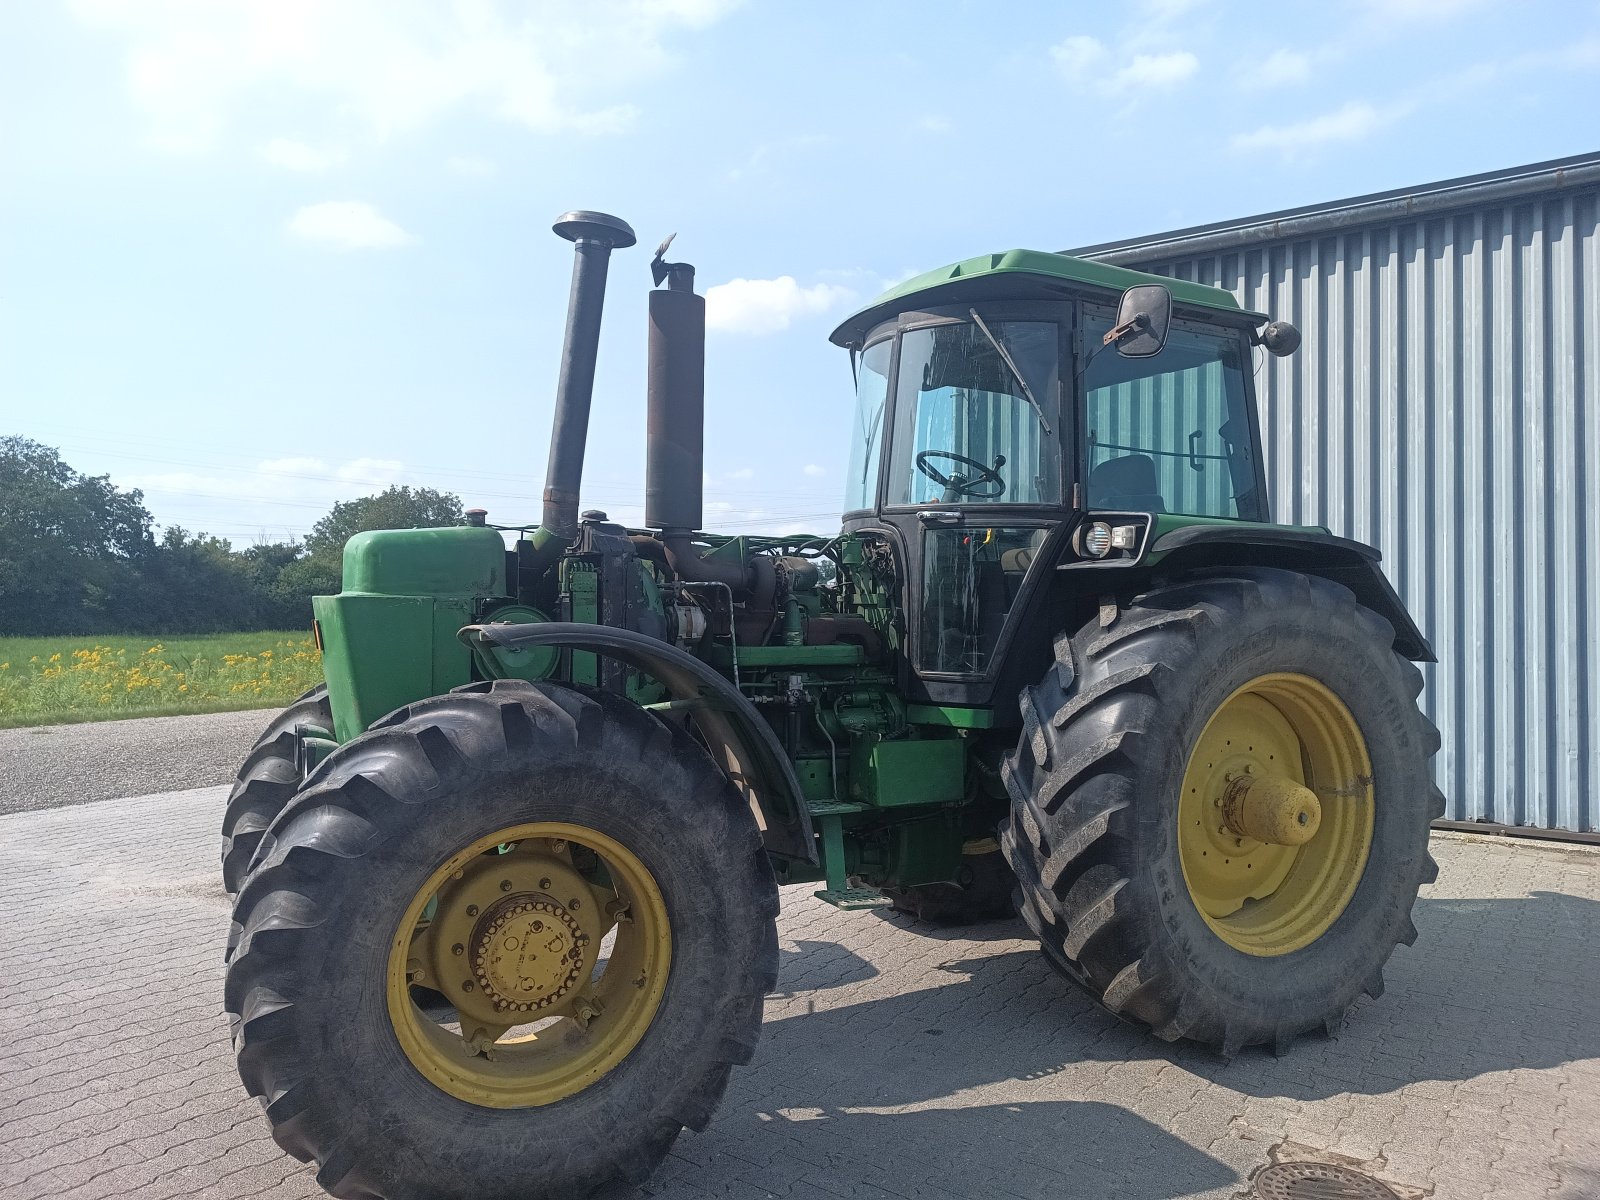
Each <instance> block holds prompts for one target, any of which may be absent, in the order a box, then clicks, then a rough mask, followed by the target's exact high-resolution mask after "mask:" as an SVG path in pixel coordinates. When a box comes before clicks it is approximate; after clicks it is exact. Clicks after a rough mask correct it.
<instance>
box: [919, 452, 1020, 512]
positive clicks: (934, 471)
mask: <svg viewBox="0 0 1600 1200" xmlns="http://www.w3.org/2000/svg"><path fill="white" fill-rule="evenodd" d="M930 458H948V459H951V460H952V461H954V462H958V463H960V464H961V465H962V466H963V467H971V468H972V469H973V470H974V471H976V472H977V473H978V474H977V477H976V478H974V479H968V478H967V477H966V476H965V475H956V476H954V477H952V476H949V475H946V474H944V472H942V471H940V470H939V469H938V468H937V467H934V466H931V465H929V463H928V460H929V459H930ZM1005 465H1006V459H1005V455H1003V454H1002V455H1000V456H999V457H998V458H996V459H995V460H994V466H993V467H986V466H984V465H983V464H982V463H981V462H979V461H978V460H977V459H975V458H968V457H967V456H966V455H965V454H957V453H955V451H953V450H923V451H921V452H919V453H918V454H917V470H919V471H921V472H922V473H923V474H924V475H926V476H927V477H928V478H929V479H931V480H933V481H934V482H935V483H937V484H939V485H940V486H941V487H947V488H950V489H951V490H952V491H954V492H955V494H956V495H958V496H972V497H973V498H974V499H978V500H993V499H994V498H995V497H996V496H1002V495H1004V494H1005V490H1006V481H1005V480H1004V479H1002V478H1000V472H999V470H998V469H997V468H999V467H1003V466H1005ZM984 484H987V485H988V487H989V490H988V491H983V492H980V491H978V490H977V489H978V488H979V487H980V486H981V485H984Z"/></svg>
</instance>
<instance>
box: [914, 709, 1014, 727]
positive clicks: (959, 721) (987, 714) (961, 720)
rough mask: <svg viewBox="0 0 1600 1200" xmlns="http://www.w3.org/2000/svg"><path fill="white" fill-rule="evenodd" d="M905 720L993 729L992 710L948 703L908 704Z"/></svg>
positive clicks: (926, 723)
mask: <svg viewBox="0 0 1600 1200" xmlns="http://www.w3.org/2000/svg"><path fill="white" fill-rule="evenodd" d="M906 720H908V721H910V722H911V723H912V724H913V725H939V726H942V727H943V728H946V729H993V728H994V710H993V709H992V708H958V707H955V706H953V705H948V704H908V705H907V706H906Z"/></svg>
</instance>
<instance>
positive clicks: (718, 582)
mask: <svg viewBox="0 0 1600 1200" xmlns="http://www.w3.org/2000/svg"><path fill="white" fill-rule="evenodd" d="M555 228H556V232H557V233H559V234H561V235H562V236H563V237H566V238H568V239H570V240H571V241H573V242H574V243H575V247H576V264H575V268H574V273H573V279H572V292H571V300H570V309H569V314H568V326H567V332H566V342H565V347H564V350H563V358H562V362H561V369H560V379H559V384H558V390H557V394H556V406H555V419H554V432H553V437H552V441H551V446H550V459H549V470H548V475H547V479H546V489H545V493H544V509H543V514H542V521H541V523H540V524H539V525H538V526H537V527H522V528H517V527H511V528H507V527H504V526H498V527H497V526H491V525H489V524H487V522H486V520H485V514H484V513H483V512H481V511H480V510H473V511H472V512H470V513H469V514H468V519H467V524H466V525H464V526H461V527H459V528H448V529H410V530H388V531H382V532H373V533H364V534H361V535H359V536H357V537H355V538H352V539H351V541H350V543H349V545H348V546H347V547H346V550H345V558H344V583H343V587H344V590H343V591H342V592H341V593H340V594H339V595H337V596H324V597H319V598H318V599H317V601H316V605H315V614H316V626H315V628H316V636H317V640H318V644H319V645H320V646H321V648H322V652H323V656H324V664H325V667H326V673H327V686H326V688H325V689H324V688H318V689H317V690H316V691H313V692H311V693H309V694H307V695H306V696H305V697H303V698H302V699H301V700H300V701H299V702H298V703H297V704H295V705H294V706H293V707H292V708H290V709H289V710H288V711H287V712H285V713H284V714H283V715H282V716H281V717H280V718H279V719H278V720H277V721H276V722H274V724H273V725H272V726H271V727H270V728H269V729H268V731H267V733H266V734H265V735H264V736H263V737H262V739H261V741H260V742H259V743H258V745H257V746H256V748H255V749H254V751H253V752H252V753H251V755H250V757H249V758H248V760H247V761H246V762H245V764H244V766H243V768H242V770H241V772H240V776H239V780H238V783H237V785H236V786H235V788H234V791H233V794H232V796H231V797H230V800H229V804H228V807H227V813H226V817H225V823H224V828H223V858H222V862H223V873H224V877H225V880H226V884H227V887H228V890H229V891H230V892H232V893H235V894H236V895H235V907H234V916H233V926H232V935H231V938H230V942H229V948H228V966H227V984H226V1008H227V1011H228V1013H229V1015H230V1018H231V1021H232V1025H233V1039H234V1046H235V1051H236V1054H237V1059H238V1067H239V1072H240V1075H241V1077H242V1079H243V1081H244V1083H245V1086H246V1087H247V1088H248V1089H249V1091H250V1093H251V1094H252V1095H254V1096H255V1097H257V1098H258V1099H259V1100H260V1101H261V1103H262V1105H263V1107H264V1108H265V1110H266V1115H267V1119H268V1121H269V1122H270V1124H271V1127H272V1133H273V1136H274V1138H276V1140H277V1141H278V1143H279V1145H281V1146H282V1147H283V1148H284V1149H285V1150H287V1151H288V1152H289V1153H291V1154H293V1155H295V1156H296V1157H298V1158H300V1159H303V1160H308V1161H314V1162H315V1163H316V1164H317V1180H318V1182H319V1183H320V1184H321V1185H322V1186H323V1187H324V1188H326V1189H327V1190H328V1191H329V1192H331V1193H333V1194H334V1195H336V1196H343V1197H387V1198H390V1200H404V1198H411V1197H419V1198H420V1197H440V1196H463V1197H473V1198H474V1200H490V1198H491V1197H518V1198H527V1197H571V1196H581V1195H586V1194H588V1193H589V1192H591V1191H593V1190H594V1189H596V1188H599V1187H601V1186H602V1185H605V1184H607V1183H608V1182H609V1181H612V1180H616V1179H619V1178H620V1179H627V1180H636V1181H637V1180H641V1179H643V1178H644V1177H646V1176H647V1175H648V1174H649V1172H650V1171H651V1170H652V1169H653V1168H654V1167H655V1165H656V1164H657V1163H659V1162H660V1161H661V1159H662V1157H663V1156H664V1155H665V1154H666V1153H667V1151H668V1148H669V1147H670V1146H671V1145H672V1143H673V1140H674V1139H675V1138H676V1137H677V1136H678V1134H679V1132H680V1131H681V1129H682V1128H683V1127H685V1126H687V1127H688V1128H690V1129H696V1130H698V1129H701V1128H703V1127H704V1126H705V1125H706V1123H707V1122H708V1121H709V1120H710V1119H711V1116H712V1113H713V1110H714V1109H715V1108H716V1106H717V1104H718V1101H719V1100H720V1098H721V1096H722V1093H723V1091H724V1089H725V1087H726V1086H727V1083H728V1078H729V1072H730V1071H731V1070H732V1068H733V1067H734V1066H736V1065H738V1064H741V1063H745V1062H747V1061H748V1060H749V1059H750V1057H751V1055H752V1054H753V1053H754V1051H755V1047H756V1040H757V1038H758V1036H759V1035H760V1032H761V1017H762V1003H763V997H764V996H765V995H766V994H767V993H768V992H769V991H770V990H771V989H772V988H773V986H774V984H775V982H776V978H777V967H778V939H777V927H776V919H777V915H778V899H779V891H778V889H779V886H780V885H783V884H796V883H804V882H813V883H815V884H816V885H817V890H816V895H817V896H819V897H821V899H822V900H823V901H826V902H827V903H829V904H832V905H835V906H837V907H840V908H844V909H857V908H869V907H875V906H881V905H893V906H895V907H898V908H900V909H902V910H905V911H908V912H910V913H912V914H915V915H916V916H917V917H920V918H923V919H926V920H929V921H946V922H949V921H957V922H959V921H964V920H977V919H984V918H991V917H995V916H997V915H1009V914H1010V913H1011V912H1012V910H1013V906H1014V907H1015V910H1016V911H1018V912H1020V915H1021V917H1022V919H1023V921H1025V922H1026V923H1027V926H1028V928H1029V929H1030V930H1032V932H1033V934H1034V935H1035V936H1036V937H1037V938H1038V941H1039V945H1040V947H1041V949H1042V951H1043V953H1044V955H1045V957H1046V958H1047V959H1048V960H1049V962H1050V963H1051V964H1052V965H1053V966H1054V967H1055V968H1056V969H1057V970H1058V971H1059V972H1060V973H1061V974H1062V975H1063V976H1065V978H1066V979H1067V980H1069V981H1070V982H1071V983H1073V984H1075V985H1077V986H1078V987H1080V988H1082V989H1083V990H1085V991H1086V992H1087V993H1088V994H1089V995H1090V996H1091V997H1093V998H1094V1000H1095V1001H1097V1002H1098V1003H1099V1004H1100V1005H1102V1006H1103V1007H1104V1008H1105V1009H1106V1010H1108V1011H1109V1012H1111V1013H1114V1014H1116V1015H1117V1016H1119V1017H1122V1018H1124V1019H1126V1020H1130V1021H1135V1022H1139V1023H1141V1024H1143V1025H1145V1026H1148V1027H1149V1028H1150V1029H1151V1030H1152V1031H1154V1033H1155V1035H1156V1036H1157V1037H1160V1038H1163V1039H1167V1040H1175V1039H1180V1038H1187V1039H1191V1040H1193V1041H1195V1042H1198V1043H1201V1044H1203V1045H1205V1046H1208V1047H1212V1048H1214V1049H1215V1050H1217V1051H1218V1052H1220V1053H1221V1054H1223V1055H1232V1054H1233V1053H1235V1052H1237V1051H1238V1050H1240V1049H1241V1048H1242V1047H1245V1046H1251V1045H1258V1044H1264V1045H1266V1046H1269V1047H1271V1048H1273V1049H1274V1050H1276V1051H1280V1052H1281V1051H1282V1050H1283V1049H1284V1048H1285V1047H1286V1046H1287V1045H1288V1044H1289V1043H1290V1042H1291V1041H1292V1040H1293V1039H1294V1038H1296V1037H1297V1036H1298V1035H1300V1034H1302V1033H1306V1032H1308V1031H1324V1030H1325V1031H1327V1032H1329V1033H1332V1032H1333V1031H1334V1030H1335V1029H1336V1028H1337V1027H1338V1025H1339V1023H1340V1022H1341V1021H1342V1020H1343V1018H1344V1016H1345V1013H1346V1011H1347V1010H1348V1009H1349V1008H1350V1006H1351V1005H1352V1003H1353V1002H1354V1001H1355V1000H1356V999H1357V997H1358V996H1359V995H1360V994H1361V993H1362V992H1365V993H1367V994H1368V995H1372V996H1376V995H1377V994H1378V993H1379V992H1380V991H1381V989H1382V986H1383V978H1382V972H1383V966H1384V963H1385V962H1386V960H1387V959H1388V958H1389V955H1390V954H1391V953H1392V952H1393V950H1394V947H1395V945H1396V944H1397V943H1400V942H1405V943H1408V944H1409V943H1410V942H1411V941H1412V940H1413V939H1414V937H1415V936H1416V930H1415V928H1414V927H1413V925H1412V922H1411V915H1410V914H1411V909H1412V905H1413V902H1414V900H1415V898H1416V894H1417V889H1418V887H1419V886H1420V885H1421V884H1423V883H1427V882H1429V881H1431V880H1432V879H1433V878H1434V875H1435V871H1436V868H1435V866H1434V864H1433V860H1432V859H1431V858H1430V857H1429V854H1428V828H1429V821H1430V819H1431V818H1435V817H1438V816H1440V815H1441V813H1442V812H1443V798H1442V797H1441V795H1440V793H1439V792H1438V790H1437V789H1436V788H1435V787H1434V786H1433V784H1432V780H1431V771H1430V762H1429V760H1430V758H1431V756H1432V755H1433V754H1434V752H1435V751H1436V749H1437V748H1438V745H1439V738H1438V734H1437V732H1436V731H1435V729H1434V728H1433V726H1432V725H1430V724H1429V722H1428V721H1427V720H1426V719H1425V718H1424V717H1423V715H1422V714H1421V713H1420V712H1419V710H1418V707H1417V703H1416V701H1417V696H1418V694H1419V692H1420V690H1421V687H1422V676H1421V674H1420V672H1419V671H1418V669H1417V668H1416V666H1415V665H1414V663H1416V662H1419V661H1431V659H1432V653H1431V650H1430V647H1429V645H1428V643H1427V641H1426V640H1425V639H1424V637H1423V636H1422V634H1421V633H1420V632H1419V631H1418V629H1417V627H1416V625H1415V624H1414V623H1413V621H1412V620H1411V619H1410V617H1409V616H1408V615H1407V614H1406V611H1405V609H1404V607H1403V605H1402V604H1401V602H1400V601H1399V599H1398V598H1397V596H1396V594H1395V592H1394V590H1393V589H1392V588H1391V587H1390V585H1389V584H1388V582H1387V581H1386V580H1385V578H1384V576H1383V574H1382V572H1381V571H1380V569H1379V567H1378V555H1377V553H1376V552H1375V551H1374V550H1372V549H1370V548H1369V547H1367V546H1364V545H1361V544H1359V543H1356V542H1353V541H1348V540H1346V539H1343V538H1339V537H1334V536H1332V535H1331V534H1330V533H1329V532H1328V531H1327V530H1326V529H1322V528H1305V527H1292V526H1284V525H1276V524H1273V523H1272V522H1271V513H1270V511H1269V507H1268V499H1267V490H1266V482H1265V479H1264V477H1263V472H1262V463H1261V438H1260V433H1259V425H1258V420H1257V412H1256V393H1255V383H1254V379H1255V374H1256V369H1255V367H1254V366H1253V362H1254V360H1255V359H1256V358H1257V357H1258V355H1264V354H1266V353H1273V354H1281V353H1289V352H1292V351H1293V350H1294V349H1295V347H1296V345H1297V344H1298V341H1299V335H1298V334H1297V333H1296V332H1295V331H1294V329H1293V328H1292V327H1291V326H1288V325H1286V324H1283V323H1268V322H1267V319H1266V318H1265V317H1264V316H1263V315H1261V314H1258V313H1253V312H1246V311H1243V310H1241V309H1240V307H1239V306H1238V304H1237V303H1236V301H1235V299H1234V297H1233V296H1231V295H1230V294H1228V293H1227V292H1223V291H1219V290H1216V289H1213V288H1209V287H1203V286H1200V285H1197V284H1194V283H1189V282H1183V281H1179V280H1171V279H1167V280H1163V279H1158V278H1157V277H1154V276H1148V275H1143V274H1139V273H1137V272H1133V271H1128V270H1123V269H1119V268H1116V267H1110V266H1105V265H1102V264H1098V263H1094V262H1087V261H1083V260H1079V259H1074V258H1070V257H1067V256H1064V255H1060V254H1047V253H1036V252H1031V251H1011V252H1008V253H1003V254H994V255H988V256H984V257H981V258H974V259H968V260H966V261H964V262H960V263H956V264H954V265H952V266H949V267H945V268H942V269H940V270H937V271H933V272H930V273H928V274H925V275H921V276H918V277H917V278H915V279H911V280H909V281H907V282H906V283H904V284H901V285H900V286H898V287H896V288H895V289H894V290H892V291H890V292H889V293H888V294H886V295H884V296H883V297H881V298H880V299H878V300H877V301H875V302H874V303H872V304H871V305H869V306H868V307H866V308H864V309H863V310H861V311H860V312H858V313H856V314H855V315H853V316H851V317H850V318H849V319H847V320H846V321H845V322H844V323H843V324H842V325H841V326H840V327H839V328H838V329H837V330H836V331H835V332H834V334H833V338H832V340H833V341H834V343H836V344H837V345H839V346H841V347H843V348H845V349H846V350H848V352H849V356H850V361H851V364H852V367H853V371H854V377H855V385H856V407H855V416H854V420H853V423H852V426H851V429H850V431H849V434H848V437H849V442H850V457H849V478H848V481H847V489H846V495H845V503H844V507H845V510H846V511H845V513H844V517H843V522H842V527H841V528H840V530H839V531H838V532H837V533H833V534H828V535H819V536H795V535H783V536H753V535H739V534H731V535H729V534H710V533H706V532H704V531H703V530H702V525H703V523H704V522H703V516H702V506H701V484H702V479H703V473H702V435H703V425H704V420H703V417H704V413H703V409H704V365H705V305H704V300H703V298H702V297H701V296H699V295H697V294H696V293H695V291H694V280H693V276H694V269H693V267H691V266H689V265H687V264H683V263H670V262H667V261H665V258H664V251H665V250H666V249H667V247H666V246H665V245H663V247H662V250H661V251H658V252H657V255H656V257H655V260H654V262H653V264H652V267H653V273H654V277H655V283H656V288H655V290H652V291H651V292H650V297H649V300H650V305H649V315H650V321H649V326H650V327H649V370H648V476H647V479H646V484H645V504H646V508H645V521H644V524H645V526H646V528H643V529H630V528H625V527H623V526H622V525H619V524H615V523H613V522H611V521H609V520H608V519H607V517H606V515H605V514H604V513H601V512H594V511H589V512H583V513H582V514H581V515H580V511H579V499H578V492H579V481H580V476H581V472H582V465H583V456H584V444H585V439H586V435H587V428H588V422H589V409H590V401H591V393H592V387H593V380H594V367H595V359H596V353H597V347H598V341H599V332H600V319H601V306H602V299H603V293H604V289H605V278H606V271H607V264H608V260H609V256H610V254H611V252H612V251H613V250H615V249H620V248H623V247H627V246H631V245H633V244H634V241H635V238H634V235H633V232H632V230H631V229H629V228H628V226H627V225H626V224H625V223H624V222H622V221H620V220H617V219H616V218H614V217H609V216H605V215H603V214H598V213H589V212H576V213H570V214H568V215H567V216H565V217H563V218H562V220H561V221H559V222H558V223H557V225H556V227H555ZM668 240H669V242H670V240H671V239H668ZM517 432H519V433H520V430H519V431H517Z"/></svg>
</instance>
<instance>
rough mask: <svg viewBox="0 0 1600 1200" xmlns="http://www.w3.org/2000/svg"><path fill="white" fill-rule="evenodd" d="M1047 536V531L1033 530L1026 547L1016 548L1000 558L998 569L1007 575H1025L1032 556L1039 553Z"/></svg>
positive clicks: (1030, 564) (1031, 561)
mask: <svg viewBox="0 0 1600 1200" xmlns="http://www.w3.org/2000/svg"><path fill="white" fill-rule="evenodd" d="M1049 536H1050V531H1049V530H1048V529H1035V530H1034V531H1033V536H1032V537H1030V538H1029V539H1028V544H1027V545H1026V546H1017V547H1016V548H1015V549H1012V550H1007V551H1006V552H1005V553H1004V554H1002V555H1001V556H1000V569H1001V570H1002V571H1004V572H1005V573H1006V574H1007V575H1026V574H1027V573H1028V568H1029V567H1031V566H1032V565H1033V558H1034V555H1036V554H1038V553H1039V548H1040V547H1041V546H1043V545H1044V540H1045V538H1047V537H1049Z"/></svg>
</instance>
